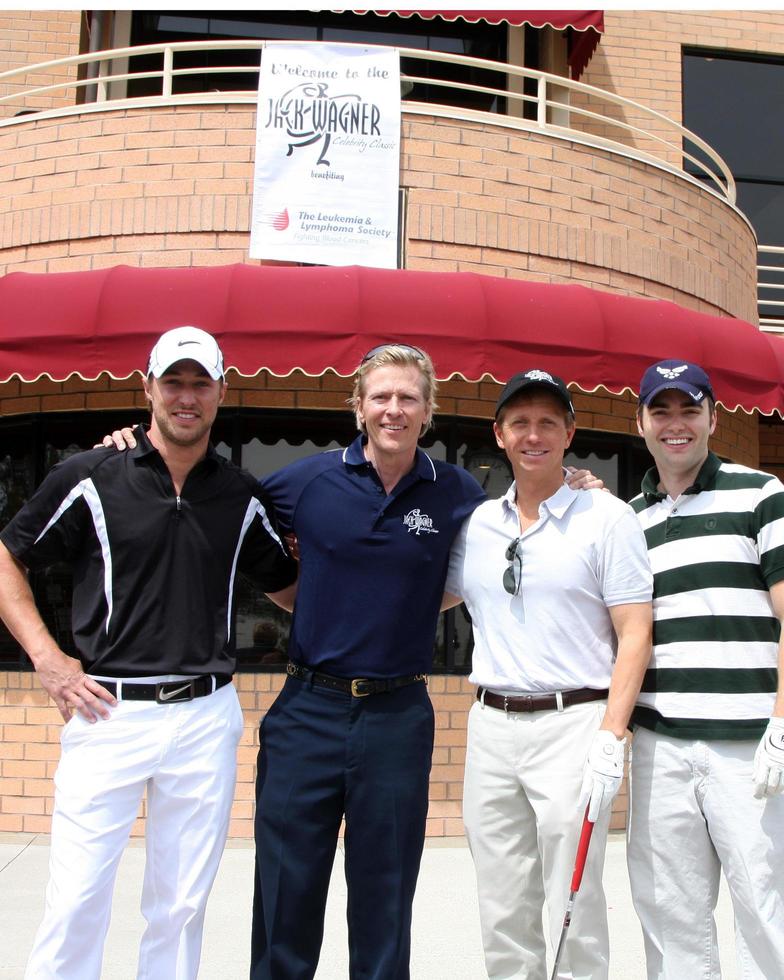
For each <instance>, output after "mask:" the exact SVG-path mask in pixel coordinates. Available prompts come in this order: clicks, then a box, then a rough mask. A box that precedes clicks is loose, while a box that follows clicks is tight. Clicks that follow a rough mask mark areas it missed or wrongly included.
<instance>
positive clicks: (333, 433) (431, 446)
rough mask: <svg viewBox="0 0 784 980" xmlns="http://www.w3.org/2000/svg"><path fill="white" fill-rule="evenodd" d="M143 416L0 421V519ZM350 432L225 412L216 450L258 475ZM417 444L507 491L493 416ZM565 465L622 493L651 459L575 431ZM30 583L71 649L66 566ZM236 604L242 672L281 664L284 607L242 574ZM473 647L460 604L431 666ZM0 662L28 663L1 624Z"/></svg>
mask: <svg viewBox="0 0 784 980" xmlns="http://www.w3.org/2000/svg"><path fill="white" fill-rule="evenodd" d="M139 420H140V415H139V413H138V412H116V413H115V412H106V413H103V412H101V413H97V412H96V413H79V414H49V415H41V416H35V417H32V418H25V419H17V420H14V421H5V422H0V441H1V442H2V446H3V455H2V456H0V517H1V518H2V525H5V524H6V523H7V521H8V520H10V518H11V517H12V516H13V515H14V514H15V513H16V511H17V510H18V509H19V508H20V507H21V506H22V504H23V503H24V502H25V500H27V498H28V497H29V496H30V495H31V494H32V492H33V490H34V488H35V486H36V485H37V484H38V483H39V482H40V481H41V479H43V476H44V475H45V473H46V472H47V470H48V469H49V468H50V467H51V466H53V465H54V464H55V463H56V462H58V461H59V460H61V459H64V458H66V457H67V456H69V455H71V454H72V453H74V452H78V451H80V450H82V449H89V448H90V447H91V446H93V445H94V444H95V443H96V442H98V440H99V439H100V437H101V436H103V435H104V434H105V433H106V432H110V431H112V429H115V428H118V427H121V426H123V425H130V424H133V423H134V422H138V421H139ZM355 435H356V428H355V426H354V420H353V418H352V416H351V415H350V414H349V413H348V412H346V413H335V412H288V411H273V410H259V411H255V412H254V411H249V410H242V411H240V410H237V409H226V410H223V409H222V410H221V412H220V413H219V415H218V419H217V421H216V423H215V426H214V427H213V437H214V442H215V445H216V448H217V449H218V451H219V452H221V453H222V454H223V455H225V456H226V457H228V458H231V459H233V460H234V461H235V462H236V463H239V464H241V465H243V466H245V467H246V468H247V469H248V470H250V472H252V473H254V474H255V475H256V476H259V477H261V476H264V475H265V474H267V473H271V472H272V471H273V470H275V469H277V468H279V467H281V466H285V465H286V463H289V462H292V461H293V460H295V459H299V458H301V457H302V456H307V455H310V454H312V453H314V452H320V451H322V450H324V449H329V448H334V447H336V446H345V445H347V444H348V443H349V442H350V441H351V440H352V439H353V438H354V436H355ZM422 446H423V447H424V448H425V449H426V450H427V451H428V452H429V453H430V454H431V455H432V456H433V457H434V458H436V459H442V460H446V461H447V462H453V463H457V464H458V465H460V466H464V467H466V468H467V469H469V470H470V471H471V472H472V473H473V474H474V476H475V477H476V478H477V480H478V481H479V483H480V484H482V486H483V487H484V488H485V490H486V492H487V493H488V495H489V496H491V497H497V496H500V495H501V494H503V493H505V492H506V490H507V488H508V486H509V483H510V482H511V471H510V468H509V464H508V462H507V460H506V457H505V456H504V455H503V453H501V452H500V451H499V450H498V448H497V447H496V444H495V439H494V437H493V432H492V426H491V423H490V421H481V420H477V421H468V420H459V419H449V418H442V419H441V420H440V421H439V422H438V424H437V425H436V427H435V429H434V430H433V431H431V432H430V433H428V434H427V436H426V437H425V438H424V439H423V440H422ZM567 463H572V464H573V465H575V466H587V467H588V468H590V469H591V470H593V472H594V473H597V474H598V475H600V476H601V477H602V478H603V479H604V481H605V483H606V484H607V486H609V487H610V489H612V490H614V491H615V492H616V493H618V494H619V495H620V496H621V497H623V498H625V499H628V498H629V497H631V496H633V495H634V494H635V493H636V492H637V490H638V488H639V485H640V479H641V478H642V473H643V472H644V470H645V468H646V466H647V465H648V461H647V453H646V451H645V448H644V446H643V444H642V441H641V440H639V439H632V438H630V437H624V436H621V435H605V434H602V433H588V434H585V435H580V434H578V435H577V437H576V438H575V440H574V443H573V444H572V451H571V452H570V454H569V457H568V458H567ZM31 585H32V588H33V592H34V594H35V597H36V601H37V603H38V606H39V608H40V610H41V612H42V615H43V617H44V619H45V621H46V623H47V625H48V627H49V629H50V630H51V631H52V633H53V635H54V636H55V637H56V639H57V641H58V643H60V645H61V646H62V647H63V649H65V650H67V651H69V652H72V644H71V632H70V630H71V626H70V622H71V573H70V569H69V568H68V566H66V565H56V566H53V567H52V568H49V569H47V570H46V571H45V572H42V573H38V574H36V575H34V576H33V577H32V579H31ZM236 608H237V620H236V625H235V635H236V637H237V659H238V666H239V669H240V670H270V669H280V666H281V664H282V663H285V660H286V648H287V642H288V630H289V616H288V613H285V612H283V611H282V610H280V609H278V608H277V607H276V606H274V605H273V604H272V603H271V602H270V601H269V600H268V599H267V598H266V596H264V595H263V593H261V592H260V591H259V589H258V588H256V586H254V584H253V583H252V582H251V581H250V580H248V579H245V578H244V577H242V576H241V577H240V579H239V580H238V585H237V602H236ZM472 649H473V641H472V637H471V625H470V619H469V617H468V615H467V613H466V611H465V608H464V607H462V606H461V607H459V608H458V609H454V610H450V611H449V612H447V613H445V614H444V615H443V616H442V617H441V619H440V622H439V627H438V632H437V634H436V647H435V651H434V662H435V670H436V671H437V672H447V673H467V672H468V670H469V669H470V663H471V650H472ZM0 667H2V668H6V669H19V668H20V667H21V668H23V669H27V668H29V667H30V664H29V661H28V660H27V658H26V657H25V655H24V654H23V653H22V652H21V651H20V649H19V647H18V645H17V644H16V643H15V641H14V640H13V638H12V637H11V636H10V635H9V634H8V632H7V631H6V629H5V627H4V626H3V625H2V624H1V623H0Z"/></svg>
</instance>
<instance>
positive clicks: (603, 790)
mask: <svg viewBox="0 0 784 980" xmlns="http://www.w3.org/2000/svg"><path fill="white" fill-rule="evenodd" d="M625 746H626V739H625V738H616V737H615V735H613V733H612V732H608V731H605V730H604V729H600V730H599V731H598V732H597V733H596V734H595V735H594V737H593V742H592V743H591V748H590V749H589V751H588V758H587V759H586V762H585V772H584V774H583V786H582V790H581V792H580V809H581V810H583V809H584V808H585V807H586V806H587V807H588V820H589V821H590V822H591V823H596V821H597V820H598V819H599V816H600V815H601V813H602V812H603V811H604V810H608V809H609V808H610V807H611V806H612V801H613V800H614V799H615V797H616V796H617V794H618V790H619V789H620V788H621V781H622V779H623V758H624V748H625Z"/></svg>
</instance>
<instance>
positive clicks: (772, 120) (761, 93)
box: [683, 49, 784, 315]
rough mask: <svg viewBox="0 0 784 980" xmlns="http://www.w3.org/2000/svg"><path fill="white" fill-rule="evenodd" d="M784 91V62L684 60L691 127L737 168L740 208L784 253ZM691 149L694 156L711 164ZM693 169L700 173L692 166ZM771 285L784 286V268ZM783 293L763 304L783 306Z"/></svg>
mask: <svg viewBox="0 0 784 980" xmlns="http://www.w3.org/2000/svg"><path fill="white" fill-rule="evenodd" d="M782 85H784V59H782V58H772V57H766V56H759V57H758V56H756V55H750V54H748V53H744V54H727V53H725V52H716V51H705V50H703V51H696V50H688V49H687V50H685V51H684V53H683V124H684V126H686V127H687V128H688V129H691V130H693V132H695V133H696V134H697V135H698V136H700V137H702V139H704V140H705V142H706V143H709V144H710V145H711V146H712V147H713V149H714V150H716V151H717V152H718V153H719V154H720V155H721V156H722V157H723V158H724V160H725V161H726V162H727V164H728V165H729V168H730V170H731V171H732V174H733V176H734V178H735V181H736V183H737V189H738V207H740V209H741V211H743V212H744V213H745V214H746V215H747V217H748V218H749V220H750V221H751V223H752V225H753V226H754V229H755V231H756V232H757V238H758V240H759V243H760V245H774V246H784V101H782V99H781V98H780V97H779V93H780V92H781V88H782ZM685 143H686V145H685V146H684V149H686V150H687V151H688V152H689V153H693V155H694V156H696V157H697V158H698V159H701V158H704V157H703V154H702V152H701V151H699V150H697V149H695V147H694V146H693V145H690V144H689V143H688V141H685ZM686 169H687V170H688V171H689V172H691V173H697V172H698V171H697V168H695V166H694V164H691V163H689V162H688V161H687V162H686ZM782 258H783V257H779V261H778V263H777V262H776V261H775V260H774V259H769V258H768V257H767V256H765V258H764V264H768V265H775V264H781V265H782V266H784V262H782ZM765 278H766V281H768V282H771V283H778V284H784V268H782V272H781V273H778V272H771V273H769V274H768V275H767V276H766V277H765ZM775 292H776V291H775V290H768V291H767V292H765V290H764V288H763V289H762V291H761V293H760V299H768V300H775V299H777V297H776V295H775ZM764 309H765V307H763V309H762V310H761V315H764V312H763V311H764ZM780 313H784V306H782V307H781V308H780V309H779V314H780Z"/></svg>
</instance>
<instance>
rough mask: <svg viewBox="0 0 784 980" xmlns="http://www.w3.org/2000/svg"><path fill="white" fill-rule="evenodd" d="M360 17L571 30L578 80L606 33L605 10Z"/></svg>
mask: <svg viewBox="0 0 784 980" xmlns="http://www.w3.org/2000/svg"><path fill="white" fill-rule="evenodd" d="M354 13H357V14H367V13H371V14H377V15H379V16H381V17H388V16H389V15H390V14H396V15H397V16H398V17H421V18H422V20H435V18H436V17H438V18H439V19H440V20H448V21H455V20H465V21H467V22H468V23H469V24H476V23H478V22H479V21H480V20H484V21H487V23H488V24H511V25H512V27H521V26H522V25H523V24H528V25H529V26H530V27H553V28H555V30H557V31H565V30H571V31H573V32H575V33H573V34H572V36H571V39H570V44H569V64H570V66H571V69H572V78H579V77H580V75H582V73H583V71H584V70H585V66H586V65H587V64H588V62H589V61H590V60H591V55H592V54H593V53H594V51H595V50H596V46H597V44H598V43H599V38H600V36H601V35H602V34H603V33H604V11H603V10H355V11H354Z"/></svg>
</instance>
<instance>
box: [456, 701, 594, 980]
mask: <svg viewBox="0 0 784 980" xmlns="http://www.w3.org/2000/svg"><path fill="white" fill-rule="evenodd" d="M604 710H605V702H603V701H602V702H591V703H588V704H579V705H574V706H572V707H570V708H567V709H566V710H565V711H562V712H558V711H537V712H534V713H532V714H528V713H510V714H506V713H505V712H503V711H501V710H498V709H496V708H490V707H487V706H483V705H481V704H480V703H479V702H477V703H476V704H474V706H473V707H472V708H471V711H470V713H469V716H468V749H467V755H466V773H465V788H464V792H463V819H464V821H465V828H466V835H467V837H468V843H469V846H470V848H471V854H472V857H473V859H474V864H475V866H476V876H477V885H478V892H479V915H480V919H481V924H482V939H483V943H484V951H485V965H486V967H487V973H488V976H489V977H491V978H493V980H501V978H504V980H511V978H514V977H519V978H526V980H547V978H548V977H549V972H548V970H547V967H546V943H545V938H544V929H543V924H542V909H543V907H544V904H545V902H546V903H547V909H548V914H549V920H550V941H551V946H552V948H553V949H555V947H556V946H557V944H558V939H559V937H560V934H561V927H562V925H563V918H564V912H565V911H566V903H567V900H568V898H569V887H570V884H571V879H572V870H573V868H574V859H575V854H576V851H577V843H578V839H579V836H580V829H581V827H582V819H583V811H581V810H580V807H579V796H580V789H581V785H582V777H583V768H584V765H585V759H586V755H587V753H588V748H589V746H590V744H591V739H592V738H593V735H594V732H595V731H596V730H597V729H598V728H599V725H600V724H601V720H602V717H603V714H604ZM608 825H609V813H606V814H604V815H603V816H602V817H601V818H600V819H599V821H598V823H597V824H596V828H595V830H594V833H593V838H592V841H591V846H590V848H589V851H588V859H587V862H586V867H585V874H584V877H583V880H582V884H581V886H580V891H579V892H578V895H577V899H576V901H575V909H574V915H573V917H572V924H571V926H570V928H569V934H568V938H567V941H566V944H565V947H564V952H563V955H562V958H561V965H560V967H559V972H558V976H559V978H565V980H566V978H571V977H574V978H575V980H578V978H579V980H606V977H607V973H608V963H609V938H608V932H607V905H606V902H605V898H604V891H603V890H602V869H603V867H604V851H605V845H606V842H607V828H608Z"/></svg>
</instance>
